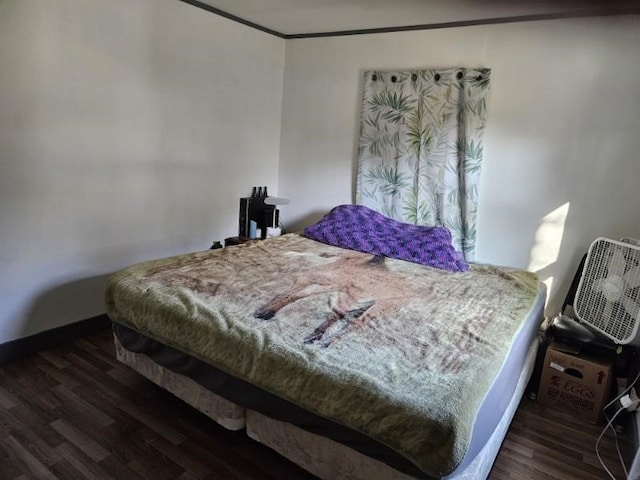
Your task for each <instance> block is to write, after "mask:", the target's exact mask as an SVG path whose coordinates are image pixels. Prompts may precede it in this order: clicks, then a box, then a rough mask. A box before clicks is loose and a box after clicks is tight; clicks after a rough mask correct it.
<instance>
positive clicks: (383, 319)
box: [106, 234, 540, 477]
mask: <svg viewBox="0 0 640 480" xmlns="http://www.w3.org/2000/svg"><path fill="white" fill-rule="evenodd" d="M539 288H540V283H539V282H538V280H537V277H536V276H535V275H534V274H532V273H527V272H521V271H515V270H511V269H501V268H496V267H491V266H477V265H474V266H472V268H471V270H470V271H469V272H465V273H451V272H447V271H444V270H437V269H432V268H429V267H424V266H421V265H416V264H413V263H408V262H404V261H401V260H391V259H388V258H383V257H375V256H372V255H370V254H365V253H360V252H355V251H351V250H344V249H341V248H337V247H331V246H328V245H324V244H321V243H317V242H315V241H313V240H309V239H306V238H304V237H301V236H298V235H294V234H291V235H285V236H282V237H279V238H276V239H271V240H265V241H261V242H252V243H249V244H245V245H241V246H237V247H229V248H225V249H220V250H210V251H207V252H201V253H193V254H189V255H182V256H178V257H173V258H168V259H163V260H156V261H151V262H145V263H141V264H138V265H134V266H132V267H129V268H127V269H125V270H122V271H120V272H118V273H116V274H114V275H113V276H111V278H110V279H109V281H108V284H107V288H106V305H107V313H108V314H109V316H110V317H111V319H112V320H113V321H114V322H117V323H121V324H123V325H125V326H129V327H131V328H133V329H135V330H137V331H139V332H140V333H142V334H145V335H147V336H149V337H151V338H154V339H156V340H159V341H161V342H163V343H165V344H166V345H169V346H171V347H174V348H177V349H179V350H182V351H183V352H185V353H188V354H190V355H192V356H194V357H197V358H200V359H202V360H204V361H206V362H208V363H210V364H212V365H214V366H215V367H217V368H220V369H221V370H223V371H226V372H228V373H230V374H233V375H235V376H237V377H239V378H242V379H244V380H247V381H249V382H251V383H253V384H255V385H257V386H259V387H261V388H263V389H265V390H267V391H269V392H271V393H273V394H275V395H278V396H280V397H282V398H284V399H286V400H288V401H290V402H293V403H295V404H297V405H299V406H301V407H303V408H306V409H308V410H310V411H311V412H313V413H316V414H317V415H320V416H322V417H325V418H329V419H332V420H334V421H336V422H338V423H341V424H343V425H345V426H348V427H350V428H352V429H355V430H357V431H360V432H362V433H364V434H366V435H368V436H369V437H371V438H373V439H375V440H377V441H379V442H381V443H383V444H385V445H387V446H389V447H391V448H392V449H394V450H396V451H397V452H398V453H400V454H401V455H403V456H405V457H406V458H407V459H409V460H410V461H411V462H413V463H414V464H415V465H416V466H418V468H420V469H421V470H423V471H424V472H425V473H427V474H429V475H431V476H435V477H440V476H444V475H446V474H448V473H450V472H452V471H453V470H454V469H455V468H456V466H457V465H458V464H459V463H460V461H461V460H462V458H463V457H464V455H465V452H466V450H467V447H468V445H469V441H470V437H471V428H472V425H473V421H474V417H475V414H476V412H477V410H478V408H479V406H480V404H481V402H482V400H483V398H484V396H485V395H486V393H487V392H488V390H489V388H490V386H491V383H492V381H493V379H494V378H495V376H496V375H497V373H498V371H499V369H500V367H501V365H502V363H503V361H504V359H505V356H506V355H507V353H508V351H509V346H510V344H511V342H512V340H513V338H514V335H515V334H516V333H517V331H518V330H519V328H520V327H521V324H522V323H523V321H524V319H525V318H526V317H527V315H528V313H529V311H530V310H531V309H532V307H533V305H534V302H535V299H536V296H537V295H538V291H539Z"/></svg>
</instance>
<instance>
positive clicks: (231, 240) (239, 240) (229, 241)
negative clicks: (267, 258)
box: [224, 237, 260, 247]
mask: <svg viewBox="0 0 640 480" xmlns="http://www.w3.org/2000/svg"><path fill="white" fill-rule="evenodd" d="M251 240H260V239H259V238H249V237H228V238H225V239H224V246H225V247H230V246H231V245H242V244H243V243H247V242H250V241H251Z"/></svg>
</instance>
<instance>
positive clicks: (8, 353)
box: [0, 313, 111, 365]
mask: <svg viewBox="0 0 640 480" xmlns="http://www.w3.org/2000/svg"><path fill="white" fill-rule="evenodd" d="M110 325H111V320H110V319H109V317H108V316H107V314H106V313H104V314H102V315H98V316H96V317H91V318H87V319H86V320H80V321H79V322H74V323H70V324H69V325H63V326H62V327H58V328H52V329H51V330H45V331H44V332H40V333H36V334H35V335H31V336H29V337H24V338H19V339H17V340H12V341H10V342H6V343H3V344H1V345H0V365H4V364H6V363H9V362H13V361H14V360H18V359H19V358H23V357H26V356H28V355H33V354H34V353H37V352H39V351H41V350H47V349H49V348H53V347H57V346H59V345H61V344H64V343H69V342H72V341H73V340H75V339H77V338H81V337H86V336H87V335H92V334H94V333H98V332H101V331H103V330H105V329H107V328H109V326H110Z"/></svg>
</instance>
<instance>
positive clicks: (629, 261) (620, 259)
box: [574, 238, 640, 346]
mask: <svg viewBox="0 0 640 480" xmlns="http://www.w3.org/2000/svg"><path fill="white" fill-rule="evenodd" d="M574 311H575V315H576V317H577V318H578V319H579V320H580V321H582V322H583V323H585V324H587V325H589V326H590V327H593V328H594V329H595V330H597V331H599V332H600V333H602V334H604V335H605V336H606V337H608V338H610V339H611V340H613V342H614V343H616V344H619V345H621V344H632V345H636V346H637V345H640V334H639V332H638V327H640V242H638V240H633V239H622V240H621V241H616V240H611V239H608V238H598V239H596V240H595V241H594V242H593V243H592V244H591V246H590V247H589V252H588V253H587V258H586V261H585V265H584V268H583V270H582V277H581V278H580V283H579V285H578V290H577V292H576V298H575V301H574Z"/></svg>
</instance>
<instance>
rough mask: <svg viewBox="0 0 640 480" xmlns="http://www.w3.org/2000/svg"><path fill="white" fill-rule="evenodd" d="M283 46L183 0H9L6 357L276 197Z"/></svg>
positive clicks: (0, 107) (0, 67)
mask: <svg viewBox="0 0 640 480" xmlns="http://www.w3.org/2000/svg"><path fill="white" fill-rule="evenodd" d="M284 55H285V44H284V41H283V40H281V39H279V38H276V37H273V36H270V35H267V34H264V33H262V32H258V31H256V30H253V29H250V28H247V27H244V26H242V25H239V24H237V23H234V22H231V21H228V20H226V19H223V18H221V17H218V16H216V15H212V14H210V13H207V12H205V11H203V10H200V9H198V8H194V7H192V6H190V5H187V4H184V3H182V2H178V1H175V0H110V1H104V0H57V1H55V2H52V1H49V0H1V1H0V343H3V342H5V341H8V340H12V339H16V338H20V337H23V336H26V335H29V334H33V333H35V332H38V331H41V330H45V329H50V328H54V327H56V326H60V325H62V324H66V323H70V322H73V321H77V320H81V319H85V318H88V317H91V316H94V315H98V314H100V313H103V312H104V305H103V299H102V286H103V283H104V276H105V274H107V273H109V272H111V271H113V270H115V269H118V268H120V267H123V266H125V265H127V264H130V263H133V262H136V261H139V260H143V259H150V258H154V257H160V256H166V255H170V254H177V253H182V252H188V251H193V250H199V249H200V250H203V249H206V248H208V247H209V245H210V244H211V241H212V240H214V239H222V238H224V237H225V236H230V235H235V234H237V215H238V197H240V196H243V195H246V194H248V193H249V192H250V187H251V186H252V185H268V186H269V187H270V191H273V192H276V191H277V186H278V185H277V181H278V178H277V167H278V156H279V141H280V119H281V105H282V81H283V79H282V77H283V71H284Z"/></svg>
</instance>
